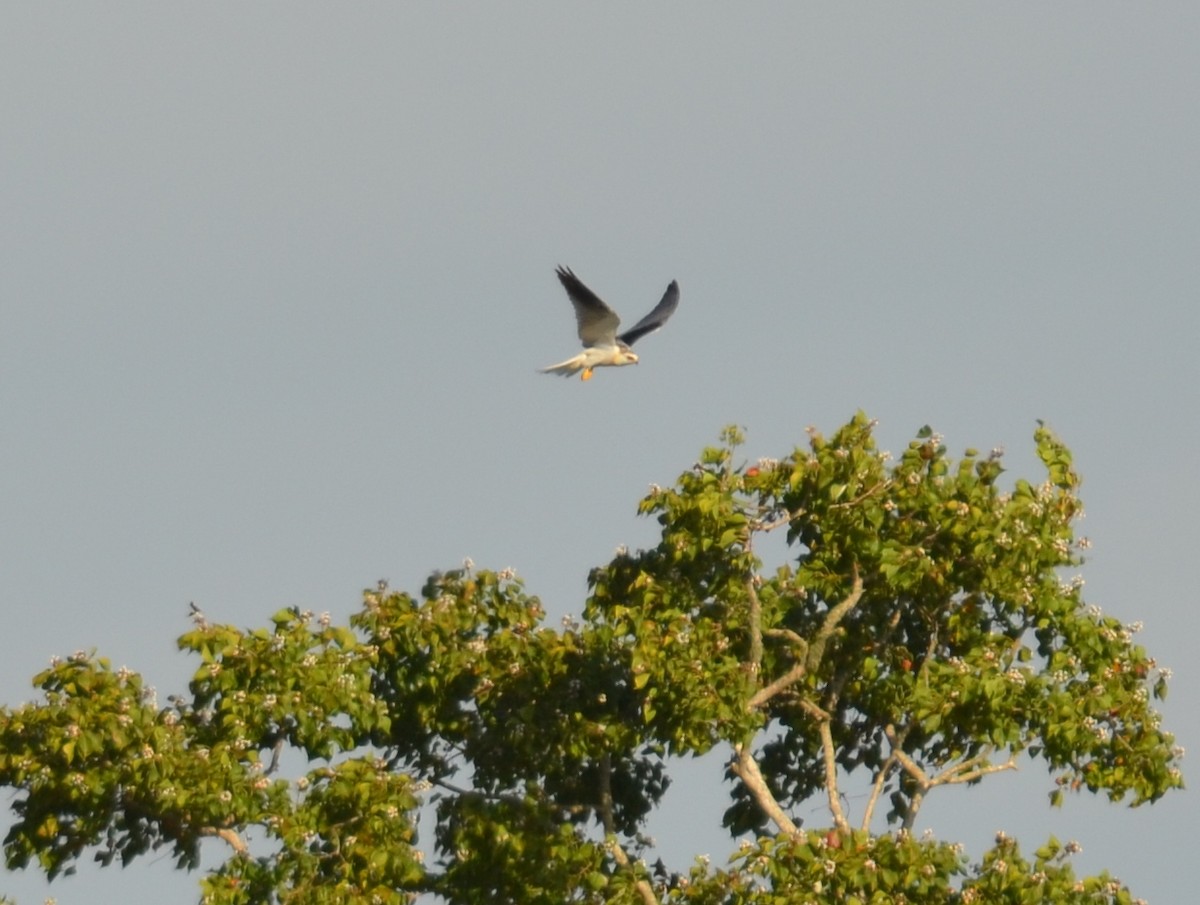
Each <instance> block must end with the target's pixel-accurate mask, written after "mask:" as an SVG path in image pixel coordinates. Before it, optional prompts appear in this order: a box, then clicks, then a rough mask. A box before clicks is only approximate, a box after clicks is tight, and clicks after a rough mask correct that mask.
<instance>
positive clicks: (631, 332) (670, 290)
mask: <svg viewBox="0 0 1200 905" xmlns="http://www.w3.org/2000/svg"><path fill="white" fill-rule="evenodd" d="M678 304H679V284H678V283H676V282H675V281H674V280H671V285H670V286H668V287H667V291H666V292H665V293H663V297H662V301H661V302H659V303H658V304H657V305H655V306H654V310H653V311H651V312H650V313H649V314H647V315H646V316H645V317H643V318H642V319H641V320H640V321H638V322H637V323H636V324H634V325H633V326H632V327H630V328H629V329H628V330H626V331H625V332H624V333H622V334H621V335H620V336H618V337H617V339H619V340H621V342H623V343H625V345H627V346H632V345H633V344H634V343H635V342H637V341H638V340H639V339H641V338H642V337H643V336H645V335H646V334H647V333H653V332H654V331H655V330H657V329H658V328H659V327H661V326H662V325H663V324H665V323H666V322H667V318H669V317H670V316H671V315H672V314H674V313H675V307H676V306H677V305H678Z"/></svg>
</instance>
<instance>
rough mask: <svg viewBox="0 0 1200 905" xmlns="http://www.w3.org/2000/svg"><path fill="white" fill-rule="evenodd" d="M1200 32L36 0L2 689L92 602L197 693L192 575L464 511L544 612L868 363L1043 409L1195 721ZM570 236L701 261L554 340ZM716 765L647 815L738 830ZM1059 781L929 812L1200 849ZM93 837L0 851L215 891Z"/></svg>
mask: <svg viewBox="0 0 1200 905" xmlns="http://www.w3.org/2000/svg"><path fill="white" fill-rule="evenodd" d="M1197 48H1200V6H1197V5H1196V4H1195V3H1191V2H1188V3H1169V2H1162V3H1155V4H1112V3H1097V2H1088V3H1068V2H1060V3H1054V4H1041V3H1038V4H1032V3H1030V4H1026V3H1005V4H986V5H985V4H929V3H906V4H886V5H883V4H880V5H871V6H866V5H853V6H851V5H843V4H801V3H786V4H783V3H778V4H737V5H734V4H711V3H675V4H654V5H649V4H614V3H608V4H603V5H600V4H594V5H580V4H574V3H524V4H505V5H500V4H486V5H485V4H478V3H477V4H459V5H444V4H432V3H429V4H389V5H384V4H354V5H348V4H327V5H314V4H307V3H293V4H286V5H285V4H278V3H275V4H255V5H251V4H243V3H236V4H234V3H216V2H212V3H206V4H166V3H140V4H139V3H106V4H88V5H85V4H65V3H58V4H55V3H36V4H32V3H29V4H27V3H15V2H9V3H4V4H3V27H0V308H2V314H3V317H2V320H0V545H2V546H0V606H2V607H3V612H4V614H5V616H6V619H5V625H6V629H5V630H4V631H3V633H0V701H4V702H7V703H9V704H15V703H17V702H19V701H22V700H25V699H27V698H29V697H30V694H31V692H30V688H29V679H30V677H32V676H33V675H34V673H35V672H37V671H38V670H40V669H41V668H42V667H43V666H44V665H45V664H46V662H47V660H48V658H49V657H50V656H51V655H53V654H64V653H70V652H71V651H73V650H75V649H77V648H91V647H96V648H98V649H99V651H100V652H101V653H103V654H104V655H107V656H109V657H110V658H111V659H112V660H113V661H114V663H115V664H128V665H129V666H130V667H132V668H135V669H138V670H140V671H142V672H144V673H145V674H146V675H147V676H148V677H149V679H150V680H151V681H152V682H153V683H154V684H156V685H157V686H158V688H159V691H160V695H161V696H162V697H163V698H165V696H166V694H168V693H171V692H174V691H176V690H180V689H181V686H182V685H183V683H184V681H185V680H186V677H187V676H188V675H190V673H191V671H192V670H193V669H194V668H195V663H193V662H191V661H188V660H185V659H184V658H183V657H182V656H181V655H180V654H178V653H177V652H176V651H175V649H174V639H175V637H176V636H177V635H179V634H180V633H181V632H183V631H185V630H186V629H187V627H188V622H187V619H186V614H187V604H188V601H193V600H194V601H196V603H197V604H198V605H200V606H201V607H202V608H203V609H204V610H205V611H206V612H207V613H208V615H209V617H210V618H212V619H214V620H218V621H225V622H233V623H236V624H239V625H245V626H251V625H259V624H262V623H264V622H265V621H266V619H267V617H268V616H269V614H270V613H272V612H274V611H275V610H276V609H278V608H280V607H284V606H289V605H293V604H294V605H298V606H300V607H303V608H311V609H313V610H316V611H322V610H329V611H331V612H332V613H333V614H334V615H335V617H337V618H339V619H343V618H345V617H346V616H347V615H348V614H349V613H350V612H351V611H353V610H355V609H357V607H358V605H359V602H360V596H359V594H360V589H361V588H363V587H366V586H369V585H373V584H374V583H375V582H376V580H377V579H379V578H383V577H386V578H389V579H390V580H391V582H392V584H393V585H394V586H397V587H401V588H404V589H408V590H411V591H414V592H415V591H416V590H417V589H419V587H420V583H421V581H422V579H423V577H424V576H425V575H426V574H427V573H428V572H429V571H430V570H433V569H436V568H446V567H453V566H454V565H456V564H457V563H459V562H460V561H461V560H462V559H463V557H465V556H470V557H472V558H473V559H474V561H475V562H476V563H477V564H479V565H480V566H487V567H491V568H503V567H506V566H512V567H514V568H516V569H517V570H518V571H519V572H520V573H521V574H522V575H523V576H524V578H525V579H526V581H527V584H528V588H529V589H530V590H531V591H532V592H533V593H536V594H539V595H540V596H541V597H542V599H543V600H544V602H545V604H546V606H547V609H548V610H549V612H550V614H551V616H550V621H551V623H552V624H556V623H557V620H558V618H559V617H560V616H562V615H563V614H565V613H575V614H577V613H579V611H580V610H581V608H582V601H583V598H584V596H585V593H586V581H585V579H586V575H587V570H588V569H589V568H590V567H591V566H593V565H597V564H600V563H602V562H604V561H606V560H607V559H608V557H609V556H610V555H611V554H612V551H613V549H614V548H615V547H616V546H617V545H619V544H627V545H629V546H631V547H636V546H640V545H645V544H649V543H652V542H653V541H654V539H655V532H654V527H655V526H654V524H653V523H652V522H649V521H646V520H639V519H638V518H636V516H635V506H636V503H637V500H638V499H639V497H640V496H641V495H642V494H643V493H644V492H645V490H646V488H647V486H648V485H649V484H650V483H651V482H657V483H660V484H668V483H670V482H671V481H672V480H673V479H674V477H675V476H676V475H677V474H678V473H679V472H680V471H682V470H684V469H686V468H687V467H688V466H689V465H690V464H691V463H692V462H693V461H694V459H695V456H696V454H697V453H698V451H699V450H700V449H701V448H702V447H703V446H704V445H706V444H709V443H712V442H714V441H715V439H716V435H717V433H718V431H719V430H720V428H721V427H722V426H723V425H725V424H728V423H738V424H741V425H743V426H745V427H746V428H747V430H748V435H749V440H748V444H747V447H746V454H747V456H748V457H751V458H757V457H759V456H782V455H785V454H786V453H787V452H789V451H790V449H791V448H792V446H794V445H796V444H799V443H803V442H804V441H805V435H804V430H805V428H806V427H807V426H808V425H815V426H816V427H818V428H819V429H821V430H822V431H825V432H829V431H832V430H834V429H835V428H836V427H837V426H839V425H840V424H842V423H844V422H845V421H846V420H847V419H848V418H849V417H850V416H851V415H852V414H853V413H854V411H855V410H856V409H859V408H861V409H863V410H865V411H866V412H867V413H868V414H869V415H871V416H872V417H874V418H877V419H879V421H880V427H879V434H880V437H881V442H882V445H883V446H884V447H886V448H890V449H892V450H895V451H899V450H900V449H902V448H903V446H904V444H905V442H906V440H907V439H908V438H909V437H911V436H912V434H913V432H914V431H915V430H917V429H918V428H919V427H921V425H923V424H927V423H928V424H931V425H933V427H934V428H935V429H936V430H938V431H939V432H941V433H943V434H944V435H945V436H946V441H947V444H948V445H949V447H950V449H951V450H952V451H953V452H954V453H955V454H958V453H960V452H961V451H962V449H964V448H965V447H968V446H975V447H979V448H981V449H990V448H991V447H994V446H1004V447H1006V449H1007V450H1008V454H1007V456H1006V460H1007V462H1008V467H1009V468H1010V469H1011V472H1012V474H1011V475H1010V477H1012V478H1015V477H1017V476H1022V475H1027V476H1030V477H1033V478H1035V479H1038V478H1040V472H1039V471H1038V465H1037V461H1036V458H1035V456H1034V455H1033V452H1032V439H1031V435H1032V431H1033V429H1034V426H1035V421H1036V419H1039V418H1041V419H1045V420H1046V421H1047V422H1049V424H1050V425H1051V426H1052V427H1053V428H1054V429H1055V430H1056V431H1057V432H1058V433H1059V434H1060V435H1061V436H1062V437H1063V438H1064V439H1065V440H1066V441H1067V443H1068V444H1069V445H1070V446H1071V447H1072V449H1073V450H1074V452H1075V456H1076V462H1077V465H1078V467H1079V469H1080V471H1081V472H1082V474H1083V476H1084V482H1085V483H1084V488H1083V495H1084V499H1085V501H1086V503H1087V506H1088V516H1087V519H1086V521H1085V522H1084V523H1083V525H1082V529H1083V531H1084V533H1086V534H1087V535H1089V536H1090V537H1091V539H1092V541H1093V544H1094V547H1093V550H1092V551H1091V556H1090V561H1089V563H1088V565H1087V566H1086V567H1085V569H1084V571H1083V574H1084V576H1085V578H1086V579H1087V596H1088V598H1089V600H1090V601H1091V602H1093V603H1097V604H1099V605H1101V606H1102V607H1103V608H1105V610H1107V611H1108V612H1110V613H1112V614H1114V615H1116V616H1118V617H1120V618H1122V619H1124V620H1126V621H1133V620H1142V621H1144V623H1145V630H1144V631H1143V633H1142V635H1141V641H1142V642H1143V643H1144V644H1145V646H1146V647H1147V649H1148V650H1149V651H1150V652H1151V653H1152V654H1153V655H1154V656H1156V657H1157V658H1158V660H1159V662H1160V663H1161V664H1163V665H1168V666H1171V667H1172V668H1173V669H1174V672H1175V679H1174V683H1173V686H1172V689H1173V690H1172V696H1171V698H1170V700H1169V701H1168V702H1167V704H1166V705H1165V706H1164V708H1163V709H1164V711H1165V714H1166V725H1167V728H1169V729H1172V730H1173V731H1175V732H1176V734H1177V736H1178V739H1179V741H1180V743H1182V744H1184V745H1185V746H1188V747H1190V748H1192V749H1193V750H1196V749H1197V746H1200V738H1198V736H1200V731H1198V730H1200V717H1198V716H1197V714H1200V689H1198V687H1197V672H1196V669H1195V667H1194V663H1195V660H1196V657H1195V653H1194V652H1195V646H1196V639H1197V636H1198V635H1200V617H1198V616H1197V602H1196V598H1197V587H1196V578H1195V574H1194V573H1193V571H1192V568H1191V566H1192V565H1194V562H1193V557H1194V556H1195V555H1196V547H1197V534H1198V532H1197V528H1196V512H1197V511H1198V510H1200V489H1198V483H1197V480H1196V464H1195V463H1196V457H1197V449H1198V448H1200V427H1198V419H1197V401H1198V394H1197V390H1196V387H1197V382H1198V378H1200V367H1198V366H1197V362H1196V351H1197V341H1198V337H1200V314H1198V313H1197V301H1198V294H1200V203H1198V199H1200V163H1198V162H1200V116H1197V98H1200V55H1198V54H1197ZM558 264H563V265H567V266H570V267H572V268H573V269H574V270H575V271H576V272H577V273H578V274H579V276H580V277H581V278H582V279H583V280H585V281H586V282H587V283H588V284H589V285H590V286H591V287H592V288H593V289H594V290H596V291H597V292H598V293H599V294H600V295H601V296H603V297H605V298H606V299H608V300H609V301H610V302H611V303H612V304H613V306H614V307H615V308H616V309H617V310H618V311H619V312H621V313H622V314H623V315H625V317H626V318H627V322H632V320H633V319H636V318H637V317H640V316H641V315H642V314H644V313H645V312H646V311H648V310H649V308H650V307H651V306H652V305H653V304H654V302H655V301H657V300H658V298H659V297H660V295H661V294H662V291H663V289H664V288H665V286H666V285H667V283H668V282H669V281H670V280H671V279H678V280H679V283H680V286H681V288H682V293H683V294H682V302H681V304H680V307H679V310H678V313H677V314H676V316H675V318H674V320H673V321H672V322H671V324H670V325H669V326H668V328H667V329H666V330H664V331H662V332H661V333H659V334H656V335H654V336H652V337H649V338H647V339H645V340H643V341H642V342H641V343H639V346H638V351H639V352H640V353H641V354H642V363H641V365H640V366H638V367H636V368H624V369H620V370H606V371H601V372H599V373H597V375H596V377H595V379H593V380H592V381H591V382H590V383H587V384H583V383H580V382H579V381H578V380H571V381H566V380H561V379H558V378H554V377H550V376H544V375H540V374H537V373H535V368H537V367H539V366H543V365H547V364H551V363H553V362H556V361H560V360H561V359H563V358H566V357H567V356H568V355H571V354H574V352H575V351H576V349H577V345H578V343H577V340H576V337H575V331H574V323H573V320H572V316H571V311H570V306H569V303H568V302H567V300H566V298H565V296H564V294H563V292H562V290H561V288H560V287H559V286H558V284H557V281H556V280H555V279H554V267H555V265H558ZM585 513H586V515H585ZM686 767H687V769H686V770H685V769H680V770H678V771H676V775H677V776H678V777H679V779H678V780H677V783H676V787H675V788H674V790H673V794H671V795H670V797H669V806H668V809H667V811H666V812H665V813H664V814H663V815H662V816H661V817H660V818H658V819H656V821H655V822H654V824H653V825H652V829H653V832H654V834H655V835H656V836H657V838H658V839H659V842H660V843H661V845H662V848H663V851H664V852H665V853H666V854H667V856H668V858H673V859H674V860H675V861H676V862H677V864H676V867H677V869H682V867H683V866H684V865H686V863H687V862H688V860H690V854H691V853H693V852H708V853H710V854H712V856H713V860H714V863H722V862H723V860H724V856H725V854H726V852H727V851H729V850H731V849H732V848H733V847H734V846H733V844H732V843H729V842H727V841H726V840H725V839H724V838H723V836H722V834H721V833H720V831H719V822H720V814H721V812H722V810H723V809H724V807H725V803H726V798H725V794H726V791H725V788H724V786H723V785H722V782H721V775H722V767H721V763H720V761H719V760H715V761H714V760H711V759H710V760H706V761H702V762H700V763H699V764H688V765H686ZM1190 774H1191V771H1190V770H1189V769H1188V768H1187V762H1186V761H1185V776H1190ZM1050 788H1051V785H1050V782H1049V779H1048V777H1047V775H1046V773H1045V772H1044V771H1043V770H1042V768H1041V767H1039V766H1036V765H1030V766H1026V767H1025V768H1024V769H1023V770H1022V771H1021V773H1020V774H1016V775H1014V774H1003V775H999V776H996V777H993V778H992V779H990V780H989V781H987V782H985V783H984V784H983V785H982V786H980V787H978V788H976V789H969V790H968V789H962V790H957V789H956V790H953V791H950V790H946V791H945V792H944V793H939V794H937V795H934V796H932V797H931V799H930V801H929V803H928V804H927V806H926V808H925V809H924V811H923V815H922V818H923V819H922V820H921V822H920V824H919V826H920V828H925V827H932V828H933V829H934V831H935V832H936V833H937V834H938V836H939V837H941V838H945V839H962V840H963V841H965V842H966V843H967V845H968V848H969V850H970V852H971V853H972V854H978V853H979V852H980V851H981V850H982V849H983V848H984V847H986V846H987V845H989V844H990V842H991V838H992V836H993V834H994V833H995V831H996V830H997V829H1001V828H1003V829H1005V830H1007V831H1008V832H1010V833H1013V834H1016V835H1018V836H1019V837H1020V838H1021V839H1022V842H1023V843H1024V845H1025V849H1026V851H1032V850H1033V849H1034V848H1036V847H1037V846H1038V845H1039V844H1041V843H1042V842H1043V841H1044V840H1045V837H1046V836H1047V835H1048V834H1049V833H1051V832H1053V833H1056V834H1058V835H1059V836H1060V837H1061V838H1064V839H1068V838H1072V839H1077V840H1078V841H1079V842H1080V843H1081V844H1082V845H1083V848H1084V853H1083V854H1082V855H1081V856H1079V858H1078V859H1077V861H1076V867H1077V868H1078V869H1079V870H1080V871H1081V872H1094V871H1096V870H1099V869H1101V868H1103V867H1108V868H1109V869H1111V870H1112V871H1113V872H1114V873H1115V874H1117V875H1118V876H1120V877H1121V878H1122V879H1123V880H1125V881H1126V882H1128V883H1130V884H1131V886H1132V887H1133V890H1134V892H1135V894H1138V895H1142V896H1145V897H1147V898H1149V899H1150V900H1151V901H1152V902H1155V903H1159V905H1170V903H1174V902H1181V901H1184V900H1185V899H1186V897H1187V895H1189V894H1191V893H1193V892H1194V888H1195V884H1194V882H1193V880H1192V878H1191V877H1190V876H1188V874H1187V872H1186V871H1188V870H1190V869H1191V865H1192V860H1193V856H1192V850H1193V848H1194V841H1195V838H1196V831H1197V829H1200V820H1198V818H1197V817H1196V813H1197V810H1196V806H1195V803H1194V802H1193V801H1191V800H1190V794H1191V793H1189V792H1184V793H1178V794H1174V795H1171V796H1169V797H1168V798H1167V799H1166V800H1164V801H1163V802H1161V803H1159V804H1158V805H1156V806H1154V807H1153V808H1142V809H1139V810H1137V811H1130V810H1127V809H1125V808H1122V807H1119V806H1112V805H1108V804H1106V803H1103V802H1098V801H1094V800H1092V799H1090V798H1073V799H1069V800H1068V802H1067V804H1066V807H1065V808H1064V809H1063V810H1061V811H1051V810H1050V809H1049V808H1048V806H1047V804H1046V793H1047V792H1048V791H1049V790H1050ZM861 805H862V802H858V803H857V808H858V810H859V811H860V812H861ZM5 807H7V803H6V804H5ZM851 807H852V809H854V808H855V803H854V802H852V803H851ZM798 816H800V817H803V818H805V819H806V820H807V821H808V822H809V823H810V825H817V824H821V823H824V822H827V817H826V816H824V810H823V806H821V805H820V804H819V803H814V807H813V809H812V811H811V812H810V813H800V814H798ZM0 823H3V821H2V820H0ZM214 844H215V843H214ZM81 873H82V874H83V876H84V877H85V878H86V882H80V881H79V880H67V881H60V882H56V883H55V884H53V886H52V887H51V888H50V889H49V891H47V889H46V887H45V884H44V883H43V882H42V881H41V880H40V879H39V878H38V876H36V875H32V874H21V875H3V874H0V894H2V893H4V892H8V893H10V894H15V895H17V896H18V897H19V898H20V899H21V901H22V902H23V903H25V905H28V903H32V902H40V901H41V899H42V898H43V897H44V896H46V895H47V894H53V895H54V896H56V897H57V899H58V902H59V903H60V905H73V903H89V905H92V903H96V902H104V901H127V900H128V896H129V895H130V894H131V893H132V892H133V891H137V892H138V894H139V895H142V897H143V898H146V897H147V896H148V895H150V894H152V895H153V899H154V901H156V902H162V903H166V905H177V903H186V902H193V901H195V900H196V898H197V892H196V889H197V888H196V886H195V881H196V879H197V878H196V877H195V876H192V877H186V876H182V875H175V874H174V873H173V871H172V870H171V866H170V860H169V858H167V857H162V858H158V859H157V860H155V861H154V863H153V864H152V866H150V867H137V868H134V869H130V870H128V871H125V872H120V871H116V870H112V871H107V872H100V873H99V875H97V872H96V871H94V870H92V869H91V868H85V869H84V870H83V871H82V872H81ZM1185 890H1187V891H1188V892H1186V893H1185ZM147 900H149V899H148V898H147Z"/></svg>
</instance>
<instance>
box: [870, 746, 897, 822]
mask: <svg viewBox="0 0 1200 905" xmlns="http://www.w3.org/2000/svg"><path fill="white" fill-rule="evenodd" d="M895 766H896V758H895V757H894V756H893V755H890V754H889V755H888V758H887V760H885V761H884V762H883V766H882V767H880V768H879V772H878V773H877V774H876V775H875V782H874V783H872V784H871V797H870V798H869V799H867V809H866V810H865V811H864V812H863V819H862V829H863V831H867V830H869V829H870V828H871V818H872V817H874V816H875V805H876V804H878V803H879V796H880V795H882V794H883V787H884V786H885V785H887V779H888V776H890V775H891V772H892V768H893V767H895Z"/></svg>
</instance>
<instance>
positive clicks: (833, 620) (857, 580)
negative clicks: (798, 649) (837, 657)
mask: <svg viewBox="0 0 1200 905" xmlns="http://www.w3.org/2000/svg"><path fill="white" fill-rule="evenodd" d="M862 594H863V583H862V576H861V575H859V574H858V565H857V564H855V566H854V584H853V585H852V586H851V588H850V594H849V596H848V597H846V599H845V600H843V601H842V602H841V603H839V604H837V605H836V606H835V607H834V608H833V609H831V610H830V611H829V612H828V613H826V614H825V621H824V622H823V623H822V624H821V628H820V629H818V631H817V634H816V635H815V636H814V637H813V639H812V642H811V643H810V644H809V646H808V657H807V663H808V669H809V672H816V671H817V667H819V666H820V665H821V659H822V658H823V657H824V656H825V645H826V643H827V642H828V641H829V639H830V638H831V637H832V636H833V633H834V632H835V631H836V630H837V627H838V624H839V623H840V622H841V621H842V620H843V619H844V618H845V617H846V614H847V613H849V612H850V610H852V609H853V608H854V607H855V605H856V604H857V603H858V601H859V600H860V599H861V598H862Z"/></svg>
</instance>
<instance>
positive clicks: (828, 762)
mask: <svg viewBox="0 0 1200 905" xmlns="http://www.w3.org/2000/svg"><path fill="white" fill-rule="evenodd" d="M817 728H818V730H819V731H820V733H821V749H822V751H823V752H824V754H825V793H826V795H828V797H829V813H831V814H832V815H833V825H834V826H836V827H837V828H838V830H839V831H840V832H843V833H848V832H849V831H850V824H849V823H847V822H846V812H845V811H843V810H842V797H841V795H840V794H839V792H838V779H837V752H836V751H835V750H834V747H833V730H832V728H830V721H829V720H828V719H824V720H822V721H821V722H820V723H819V724H818V727H817Z"/></svg>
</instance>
